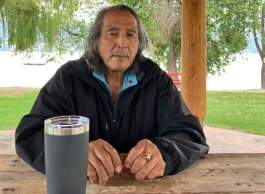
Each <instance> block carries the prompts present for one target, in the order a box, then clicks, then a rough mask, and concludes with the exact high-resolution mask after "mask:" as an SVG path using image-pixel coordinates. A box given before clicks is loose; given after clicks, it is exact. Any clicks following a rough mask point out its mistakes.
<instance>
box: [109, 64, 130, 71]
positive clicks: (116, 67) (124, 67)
mask: <svg viewBox="0 0 265 194" xmlns="http://www.w3.org/2000/svg"><path fill="white" fill-rule="evenodd" d="M130 66H131V64H128V63H115V64H110V65H107V68H108V70H109V71H114V72H124V71H126V70H127V69H128V68H129V67H130Z"/></svg>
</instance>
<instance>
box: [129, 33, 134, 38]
mask: <svg viewBox="0 0 265 194" xmlns="http://www.w3.org/2000/svg"><path fill="white" fill-rule="evenodd" d="M127 36H128V37H133V36H135V35H134V34H133V33H128V34H127Z"/></svg>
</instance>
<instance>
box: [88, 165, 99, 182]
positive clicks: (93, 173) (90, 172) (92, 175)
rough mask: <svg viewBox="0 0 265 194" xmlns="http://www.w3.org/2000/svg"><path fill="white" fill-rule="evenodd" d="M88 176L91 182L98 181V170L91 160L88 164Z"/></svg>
mask: <svg viewBox="0 0 265 194" xmlns="http://www.w3.org/2000/svg"><path fill="white" fill-rule="evenodd" d="M87 176H88V177H89V180H90V182H91V183H96V182H97V181H98V176H97V171H96V169H95V168H94V167H93V165H92V164H91V163H90V162H89V161H88V166H87Z"/></svg>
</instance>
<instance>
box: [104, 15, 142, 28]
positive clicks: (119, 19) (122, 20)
mask: <svg viewBox="0 0 265 194" xmlns="http://www.w3.org/2000/svg"><path fill="white" fill-rule="evenodd" d="M103 25H104V26H105V27H110V28H111V27H119V26H126V27H129V28H134V29H135V30H137V20H136V18H135V16H134V15H132V14H131V13H130V12H129V11H126V10H112V11H109V12H107V13H106V14H105V16H104V19H103Z"/></svg>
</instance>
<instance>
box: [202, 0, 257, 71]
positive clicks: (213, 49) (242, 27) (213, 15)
mask: <svg viewBox="0 0 265 194" xmlns="http://www.w3.org/2000/svg"><path fill="white" fill-rule="evenodd" d="M260 8H261V2H260V0H247V1H246V0H237V1H234V0H226V1H219V0H210V1H208V4H207V12H208V17H207V30H208V34H207V43H208V72H210V73H212V74H214V73H217V72H220V71H221V70H222V69H223V67H224V66H225V65H227V64H228V63H229V62H230V61H231V59H232V56H233V54H235V53H238V52H240V51H242V50H243V49H245V48H246V47H247V37H248V34H249V32H250V31H252V26H253V25H254V26H257V25H258V21H259V20H258V17H255V18H254V17H253V13H258V14H261V10H260Z"/></svg>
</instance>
